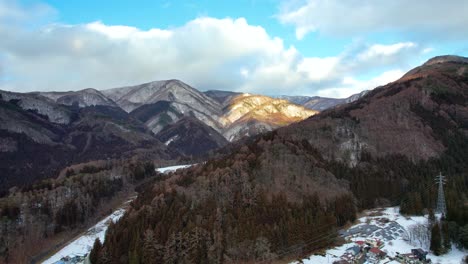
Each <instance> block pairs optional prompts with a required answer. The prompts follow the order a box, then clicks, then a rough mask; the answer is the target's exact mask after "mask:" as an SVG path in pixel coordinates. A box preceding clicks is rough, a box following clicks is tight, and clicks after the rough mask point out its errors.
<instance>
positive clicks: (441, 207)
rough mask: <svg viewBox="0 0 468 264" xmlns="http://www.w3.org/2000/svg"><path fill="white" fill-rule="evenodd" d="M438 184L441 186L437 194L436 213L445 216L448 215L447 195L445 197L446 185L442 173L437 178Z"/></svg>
mask: <svg viewBox="0 0 468 264" xmlns="http://www.w3.org/2000/svg"><path fill="white" fill-rule="evenodd" d="M436 181H437V184H438V185H439V188H438V193H437V209H436V211H437V212H438V213H440V214H442V215H443V216H445V215H446V214H447V205H446V204H445V195H444V184H445V176H443V175H442V173H439V175H438V176H437V177H436Z"/></svg>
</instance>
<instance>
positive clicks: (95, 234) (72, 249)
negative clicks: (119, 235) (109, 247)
mask: <svg viewBox="0 0 468 264" xmlns="http://www.w3.org/2000/svg"><path fill="white" fill-rule="evenodd" d="M124 213H125V209H123V208H121V209H118V210H117V211H115V212H113V213H112V214H111V215H109V216H108V217H106V218H104V219H103V220H102V221H100V222H99V223H97V224H96V225H95V226H93V227H91V228H90V229H88V231H86V233H85V234H83V235H82V236H80V237H79V238H77V239H76V240H74V241H73V242H71V243H70V244H68V245H67V246H65V247H64V248H62V249H61V250H60V251H59V252H57V253H56V254H55V255H53V256H52V257H50V258H49V259H47V260H46V261H44V262H42V263H43V264H52V263H55V262H58V261H59V260H60V259H61V258H63V257H66V256H68V257H74V256H84V255H86V254H88V253H89V252H90V251H91V248H92V247H93V244H94V240H96V238H99V240H101V241H104V236H105V234H106V230H107V227H108V226H109V224H110V221H114V222H116V221H117V220H119V219H120V218H121V217H122V216H123V215H124Z"/></svg>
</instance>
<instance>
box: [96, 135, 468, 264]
mask: <svg viewBox="0 0 468 264" xmlns="http://www.w3.org/2000/svg"><path fill="white" fill-rule="evenodd" d="M451 140H453V141H454V142H452V143H450V144H447V145H448V146H449V147H448V148H447V149H446V151H445V152H444V154H443V155H442V156H441V158H439V159H433V160H428V161H420V162H416V163H415V162H412V161H410V160H409V159H408V158H407V157H405V156H401V155H392V156H387V157H378V158H377V157H372V156H371V155H370V154H368V153H365V152H364V153H362V155H361V159H360V162H359V163H358V165H357V166H355V167H349V166H348V165H346V164H343V163H341V162H336V161H327V160H325V159H323V158H322V156H321V155H320V154H319V153H318V151H317V150H316V149H314V148H313V147H312V146H311V145H310V144H309V143H308V142H307V141H305V140H302V141H294V140H291V139H286V138H284V137H281V136H279V135H278V134H277V133H276V132H272V133H268V134H266V135H262V136H260V137H258V138H257V139H256V140H255V141H253V142H251V143H249V144H248V145H244V146H239V147H238V148H237V150H236V151H234V152H232V153H231V154H226V155H224V156H223V157H221V158H218V159H213V160H210V161H208V162H206V163H205V164H204V165H198V166H195V167H192V168H190V169H188V170H184V171H179V172H177V173H174V174H172V175H171V176H170V177H169V178H168V179H167V180H166V181H165V182H164V183H160V184H155V185H152V186H148V187H147V188H146V190H145V191H143V192H142V193H141V194H140V195H139V197H138V199H137V200H136V201H135V202H134V203H133V204H132V209H131V210H130V212H129V213H128V214H127V215H126V216H124V217H123V218H122V220H121V221H119V222H118V223H117V224H115V225H112V226H111V227H110V228H109V231H108V235H107V237H106V241H105V243H104V244H103V245H100V246H99V247H98V248H96V249H95V250H94V253H93V254H94V255H93V256H94V257H95V263H221V262H225V263H238V262H240V263H249V262H259V261H261V260H265V259H275V258H281V257H284V256H289V257H290V256H298V255H301V254H306V253H310V252H311V251H312V250H314V249H317V248H321V247H326V246H328V245H329V243H333V239H334V238H336V237H335V231H336V229H337V228H339V227H340V226H342V225H344V224H346V223H347V222H349V221H353V220H354V219H355V214H356V211H357V210H362V209H366V208H373V207H377V206H395V205H399V204H401V211H402V213H408V214H422V213H427V212H428V210H429V209H430V208H434V206H435V201H436V188H435V185H434V177H435V176H436V175H437V174H438V173H439V170H443V172H444V174H445V175H450V177H449V182H450V183H449V184H447V186H446V197H447V206H448V214H447V220H446V221H447V224H445V223H444V224H443V225H444V226H446V227H444V228H447V229H449V230H450V232H448V233H447V234H450V235H448V239H450V241H451V242H454V243H455V244H456V245H459V246H461V247H466V245H465V244H463V243H464V242H463V241H465V240H464V239H465V237H464V236H463V235H461V234H463V232H465V231H464V230H465V228H466V224H467V219H468V218H467V217H466V210H467V208H466V202H467V201H466V197H467V190H468V185H467V179H468V177H467V175H466V171H467V170H466V166H467V164H466V162H465V161H463V160H462V159H461V158H460V157H465V155H466V151H468V147H466V144H468V141H467V140H466V137H453V138H452V139H451ZM317 228H324V230H322V229H317ZM320 230H322V231H320ZM457 233H458V235H457V236H455V234H457ZM127 237H128V238H129V239H124V238H127ZM445 241H447V239H446V240H445ZM267 249H268V250H267ZM259 252H263V253H259ZM93 263H94V262H93Z"/></svg>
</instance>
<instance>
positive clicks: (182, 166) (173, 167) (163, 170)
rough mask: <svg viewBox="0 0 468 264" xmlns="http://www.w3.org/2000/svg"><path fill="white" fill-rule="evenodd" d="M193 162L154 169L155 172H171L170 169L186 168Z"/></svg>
mask: <svg viewBox="0 0 468 264" xmlns="http://www.w3.org/2000/svg"><path fill="white" fill-rule="evenodd" d="M192 165H194V164H187V165H177V166H170V167H164V168H158V169H156V171H157V172H160V173H168V172H171V171H176V170H178V169H185V168H188V167H190V166H192Z"/></svg>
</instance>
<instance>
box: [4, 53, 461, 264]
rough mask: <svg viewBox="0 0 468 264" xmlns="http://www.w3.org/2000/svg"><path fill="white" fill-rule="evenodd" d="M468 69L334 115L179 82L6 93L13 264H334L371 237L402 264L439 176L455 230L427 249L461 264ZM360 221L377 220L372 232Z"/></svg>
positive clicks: (344, 104) (424, 77) (446, 61)
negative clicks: (361, 233)
mask: <svg viewBox="0 0 468 264" xmlns="http://www.w3.org/2000/svg"><path fill="white" fill-rule="evenodd" d="M467 60H468V59H466V58H463V57H454V56H445V57H436V58H433V59H431V60H429V61H427V62H426V63H424V64H422V65H421V66H419V67H417V68H415V69H413V70H411V71H409V72H408V73H407V74H405V75H404V76H403V77H402V78H400V79H398V80H395V81H394V82H391V83H389V84H387V85H384V86H380V87H377V88H375V89H373V90H370V91H365V92H363V93H361V94H358V95H355V96H352V97H350V98H348V99H336V100H332V99H330V98H317V97H305V96H304V97H280V98H273V97H268V96H263V95H254V94H248V93H236V92H227V91H207V92H200V91H198V90H197V89H195V88H193V87H191V86H189V85H188V84H185V83H183V82H181V81H179V80H167V81H156V82H151V83H145V84H141V85H137V86H128V87H122V88H114V89H109V90H103V91H98V90H94V89H85V90H82V91H73V92H34V93H14V92H6V91H0V94H1V100H0V118H1V119H2V123H1V124H0V143H1V144H0V150H1V152H0V158H1V160H2V162H1V163H0V165H1V166H0V172H1V173H2V174H1V176H2V177H1V178H0V181H1V182H2V188H1V189H0V191H1V192H2V197H1V198H0V235H1V239H0V257H1V258H0V263H1V262H2V261H3V262H5V263H26V262H28V261H30V260H31V259H32V260H37V259H38V258H39V259H43V257H44V254H45V255H47V256H50V253H51V252H54V251H55V249H57V247H60V248H61V249H60V250H59V251H58V252H57V253H56V254H54V255H52V256H50V257H51V258H50V259H48V260H46V263H56V262H57V261H59V260H60V259H61V258H63V257H66V256H68V257H75V256H76V255H79V257H78V258H77V259H76V260H80V261H82V260H83V259H82V258H83V257H84V255H85V254H88V253H89V255H88V257H89V259H90V261H91V262H92V263H93V264H108V263H192V262H195V263H269V262H270V261H282V262H285V261H292V260H299V259H303V262H305V263H307V261H309V262H310V263H321V262H323V261H325V260H324V257H323V256H322V257H320V256H317V255H311V254H312V253H316V252H323V251H326V252H328V253H329V254H333V256H332V255H325V257H326V259H327V260H326V261H327V263H328V261H329V259H332V260H333V261H335V260H339V259H340V258H342V257H346V256H345V255H346V254H347V253H346V252H348V251H347V249H349V247H352V246H354V244H355V242H353V241H354V240H356V239H362V240H365V239H366V238H370V236H372V237H373V238H378V239H380V240H382V241H383V242H385V245H384V246H383V247H381V248H380V249H379V250H382V249H383V250H384V251H386V254H387V255H388V256H391V257H392V258H394V257H396V252H397V251H404V252H399V253H402V254H403V253H407V252H410V251H411V249H413V248H412V247H413V246H414V243H413V242H411V243H409V242H408V239H409V238H407V237H404V236H403V234H404V233H405V232H409V230H410V229H411V228H410V225H408V222H405V221H406V220H404V219H406V218H407V217H408V218H411V219H415V220H416V221H419V220H421V219H422V218H421V217H422V216H423V215H427V214H428V211H433V210H435V207H434V204H435V201H436V197H437V196H438V192H437V189H436V188H435V186H434V185H433V184H432V183H433V181H434V177H435V176H436V175H438V174H439V173H440V172H443V173H444V174H446V175H448V177H447V178H448V181H447V184H446V186H445V200H446V204H447V207H446V214H445V215H444V218H442V219H440V220H439V221H435V222H433V223H431V224H430V228H431V230H435V229H437V228H435V227H437V226H440V229H441V230H445V231H444V232H443V234H444V235H443V239H442V240H441V241H443V242H441V241H439V242H438V243H439V244H437V245H436V246H437V247H436V246H434V245H432V244H431V245H430V246H429V247H428V245H427V243H426V244H424V245H422V244H421V245H419V247H421V248H423V250H424V251H430V252H431V253H430V254H429V256H430V258H431V259H434V260H440V261H443V259H444V257H443V256H446V257H447V258H450V259H451V260H450V261H452V259H456V260H457V261H459V260H461V258H462V257H463V256H462V255H463V254H465V251H464V250H463V249H462V248H466V247H467V246H466V241H467V240H466V238H467V237H466V236H465V232H466V228H467V224H466V219H468V218H467V216H468V208H467V207H466V204H467V199H466V197H468V193H467V191H466V190H468V185H467V184H468V182H467V181H466V179H467V175H466V171H467V165H468V164H467V163H466V160H468V152H467V150H468V139H467V138H468V130H467V129H468V110H467V103H466V99H467V98H468V89H467V88H468V76H467V75H466V74H465V73H466V72H467V71H465V69H466V68H467V67H468V61H467ZM288 100H291V101H288ZM317 100H319V101H320V100H322V104H320V103H319V102H318V101H317ZM307 107H317V108H320V111H319V110H311V109H308V108H307ZM37 153H42V155H39V157H38V158H36V156H38V155H37ZM178 164H193V165H178ZM155 166H156V167H159V168H161V169H158V170H156V169H155ZM135 192H136V193H138V195H136V196H134V194H135ZM130 197H132V198H131V200H132V201H131V202H128V203H126V204H125V205H123V204H122V202H126V201H128V200H129V199H130ZM396 206H398V207H396ZM116 208H118V209H116ZM124 208H125V209H124ZM376 208H387V209H382V210H379V212H380V213H381V215H378V214H377V213H376V212H375V210H376ZM395 208H399V209H398V210H396V209H395ZM366 210H370V211H366ZM124 211H125V213H124ZM363 211H364V212H371V214H375V215H372V216H371V215H369V216H367V217H366V218H365V220H364V218H362V217H359V214H360V212H363ZM111 213H112V214H111ZM381 218H386V219H387V220H385V223H384V222H379V221H381V220H382V219H381ZM110 219H113V220H115V223H113V222H112V224H111V223H110V221H109V220H110ZM117 220H118V221H117ZM356 221H361V222H363V221H364V222H366V223H367V222H368V223H367V224H366V225H368V226H367V227H368V228H371V229H374V228H377V229H379V230H374V231H375V232H374V231H372V232H371V233H370V234H368V237H359V238H357V237H350V236H344V237H343V233H342V232H341V231H342V230H348V232H351V233H352V232H355V231H356V229H349V227H350V226H353V228H358V227H359V226H362V225H364V224H363V223H361V224H357V222H356ZM382 221H383V220H382ZM96 223H97V225H96ZM388 223H390V224H391V225H392V226H389V224H388ZM95 225H96V226H95ZM92 226H94V227H93V228H91V229H90V227H92ZM391 228H394V230H390V229H391ZM428 228H429V227H428ZM86 230H88V231H86ZM340 230H341V231H340ZM389 230H390V231H389ZM400 231H401V232H400ZM81 232H84V233H81ZM431 232H435V231H431ZM377 233H378V234H377ZM78 234H81V235H79V236H77V235H78ZM104 234H105V236H104ZM439 236H440V234H439ZM95 238H99V239H100V242H101V243H97V244H94V239H95ZM324 238H326V239H324ZM384 240H385V241H384ZM38 241H45V242H44V243H42V244H39V243H38ZM63 241H69V242H67V243H63ZM90 243H92V244H91V245H90ZM64 244H66V245H65V246H64ZM93 245H94V246H93ZM452 245H453V246H452ZM62 246H64V247H62ZM414 247H416V246H414ZM327 248H334V249H332V250H328V251H327V250H326V249H327ZM374 251H375V252H377V253H375V252H374V253H375V254H374V255H379V254H380V251H377V250H374ZM25 252H27V254H25ZM359 252H360V254H361V253H362V252H364V251H363V249H359ZM348 253H349V252H348ZM367 253H368V251H366V254H367ZM369 254H370V253H369ZM431 254H432V255H431ZM348 255H349V254H348ZM436 255H438V256H436ZM366 256H367V255H366ZM309 257H310V259H309V260H307V258H309ZM348 257H350V256H348ZM383 259H385V258H383ZM383 259H382V263H384V261H392V259H390V258H388V259H385V260H383ZM379 261H380V260H379ZM375 263H379V262H375ZM442 263H443V262H442Z"/></svg>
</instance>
